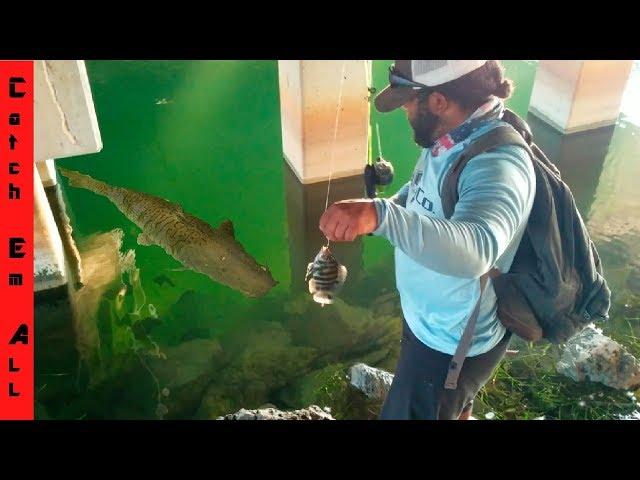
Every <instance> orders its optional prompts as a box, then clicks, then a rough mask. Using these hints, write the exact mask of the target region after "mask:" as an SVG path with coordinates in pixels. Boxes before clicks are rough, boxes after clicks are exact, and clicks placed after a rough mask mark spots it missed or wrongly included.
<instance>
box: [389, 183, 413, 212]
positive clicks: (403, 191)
mask: <svg viewBox="0 0 640 480" xmlns="http://www.w3.org/2000/svg"><path fill="white" fill-rule="evenodd" d="M410 184H411V182H407V183H405V184H404V185H403V186H402V188H400V190H398V191H397V192H396V193H395V195H393V196H391V197H389V201H391V202H393V203H395V204H396V205H400V206H402V207H405V206H406V205H407V196H408V195H409V185H410Z"/></svg>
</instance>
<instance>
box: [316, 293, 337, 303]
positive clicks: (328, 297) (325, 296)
mask: <svg viewBox="0 0 640 480" xmlns="http://www.w3.org/2000/svg"><path fill="white" fill-rule="evenodd" d="M313 301H314V302H316V303H319V304H321V305H322V306H325V305H331V304H332V303H333V295H332V294H330V293H327V292H318V293H316V294H315V295H314V296H313Z"/></svg>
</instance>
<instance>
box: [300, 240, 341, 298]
mask: <svg viewBox="0 0 640 480" xmlns="http://www.w3.org/2000/svg"><path fill="white" fill-rule="evenodd" d="M346 279H347V267H345V266H344V265H340V264H339V263H338V261H337V260H336V257H334V256H333V253H331V250H329V247H327V246H323V247H322V248H321V249H320V252H319V253H318V254H317V255H316V257H315V258H314V260H313V262H311V263H310V264H309V265H308V266H307V275H306V276H305V281H307V282H309V293H311V294H312V295H313V300H314V301H316V302H318V303H320V304H321V305H322V306H323V307H324V306H325V305H328V304H331V303H333V299H334V297H335V296H336V295H337V294H338V292H339V291H340V290H341V289H342V286H343V285H344V282H345V280H346Z"/></svg>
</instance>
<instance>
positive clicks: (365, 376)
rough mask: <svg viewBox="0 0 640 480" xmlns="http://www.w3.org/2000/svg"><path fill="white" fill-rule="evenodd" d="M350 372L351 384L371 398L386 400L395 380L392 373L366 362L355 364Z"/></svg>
mask: <svg viewBox="0 0 640 480" xmlns="http://www.w3.org/2000/svg"><path fill="white" fill-rule="evenodd" d="M349 373H350V377H351V385H353V386H354V387H355V388H356V389H358V390H360V391H361V392H362V393H364V394H365V395H366V396H367V397H368V398H371V399H376V400H384V398H385V397H386V396H387V393H388V392H389V389H390V388H391V383H392V382H393V374H392V373H389V372H385V371H384V370H380V369H378V368H373V367H370V366H369V365H365V364H364V363H357V364H355V365H353V366H352V367H351V369H350V372H349Z"/></svg>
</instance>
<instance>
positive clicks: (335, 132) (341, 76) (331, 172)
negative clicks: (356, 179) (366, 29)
mask: <svg viewBox="0 0 640 480" xmlns="http://www.w3.org/2000/svg"><path fill="white" fill-rule="evenodd" d="M346 66H347V61H346V60H343V61H342V74H341V75H340V92H339V95H338V109H337V111H336V121H335V124H334V128H333V143H332V145H331V154H330V156H329V183H327V199H326V201H325V203H324V211H325V212H326V211H327V208H328V207H329V190H330V189H331V177H332V176H333V153H334V150H335V146H336V138H337V137H338V120H339V118H340V110H341V107H342V88H343V87H344V71H345V67H346ZM329 243H331V242H330V240H329V239H328V238H327V247H328V246H329Z"/></svg>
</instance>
